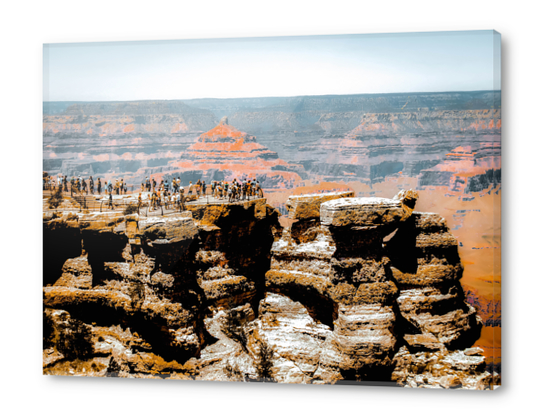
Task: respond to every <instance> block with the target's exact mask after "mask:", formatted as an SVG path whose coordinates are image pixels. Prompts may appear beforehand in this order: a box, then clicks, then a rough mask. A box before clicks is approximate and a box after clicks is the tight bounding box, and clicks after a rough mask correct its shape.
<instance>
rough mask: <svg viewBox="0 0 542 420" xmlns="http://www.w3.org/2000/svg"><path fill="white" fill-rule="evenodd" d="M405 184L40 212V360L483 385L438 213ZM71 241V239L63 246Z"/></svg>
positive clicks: (476, 324) (268, 376) (91, 370)
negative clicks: (144, 210)
mask: <svg viewBox="0 0 542 420" xmlns="http://www.w3.org/2000/svg"><path fill="white" fill-rule="evenodd" d="M417 199H418V195H417V193H416V192H414V191H402V192H400V193H399V194H397V195H396V196H395V197H394V198H393V199H386V198H358V197H354V196H353V193H352V192H344V193H330V194H312V195H303V196H292V197H290V199H289V200H288V203H287V207H288V209H289V216H290V217H291V219H292V220H293V223H292V224H291V226H288V227H285V228H283V227H281V226H280V224H279V221H278V217H279V213H278V212H277V211H276V210H275V209H273V208H272V207H271V206H269V205H268V204H266V200H265V199H256V200H252V201H248V202H242V203H228V204H193V203H189V204H187V210H186V211H184V212H180V213H176V214H171V215H168V216H164V217H142V216H139V215H137V214H132V215H123V214H121V213H118V212H108V213H77V214H76V213H72V212H63V213H62V212H57V213H45V214H44V249H45V250H48V249H52V248H54V249H55V252H54V253H48V251H46V252H45V255H44V264H45V266H44V373H46V374H60V375H91V376H122V377H155V378H160V377H161V378H168V379H187V380H189V379H198V380H230V381H231V380H234V381H250V380H256V381H262V380H263V381H273V382H283V383H315V384H332V383H360V384H368V383H382V384H388V385H398V386H406V387H429V388H457V387H462V388H467V389H489V388H492V387H493V384H494V377H493V375H492V373H491V372H488V371H486V363H485V358H484V356H483V350H482V349H480V348H477V347H471V346H472V345H473V343H474V342H475V341H476V340H477V338H478V337H479V335H480V328H481V320H480V318H479V317H478V316H477V314H476V311H475V309H474V308H473V307H472V306H470V305H469V304H468V303H467V302H466V300H465V295H464V292H463V289H462V287H461V284H460V282H459V280H460V278H461V275H462V272H463V266H462V264H461V261H460V258H459V255H458V252H457V249H458V247H457V245H458V244H457V240H456V239H455V237H454V236H453V235H452V234H451V233H450V231H449V229H448V226H447V224H446V221H445V220H444V219H443V218H442V217H440V216H438V215H437V214H432V213H420V212H415V211H414V207H415V205H416V201H417ZM75 244H78V245H77V246H75Z"/></svg>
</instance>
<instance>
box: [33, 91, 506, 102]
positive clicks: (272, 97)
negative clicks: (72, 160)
mask: <svg viewBox="0 0 542 420" xmlns="http://www.w3.org/2000/svg"><path fill="white" fill-rule="evenodd" d="M476 92H501V89H482V90H449V91H427V92H420V91H416V92H385V93H346V94H335V93H330V94H322V95H291V96H245V97H233V98H216V97H205V98H173V99H165V98H155V99H129V100H119V99H111V100H103V101H102V100H95V101H82V100H73V101H72V100H59V101H45V100H44V101H43V102H44V103H46V102H47V103H49V102H146V101H194V100H219V101H222V100H224V101H227V100H231V99H274V98H277V99H279V98H299V97H306V96H307V97H310V96H315V97H316V96H346V95H348V96H364V95H367V96H369V95H372V96H382V95H416V94H431V93H434V94H439V93H476Z"/></svg>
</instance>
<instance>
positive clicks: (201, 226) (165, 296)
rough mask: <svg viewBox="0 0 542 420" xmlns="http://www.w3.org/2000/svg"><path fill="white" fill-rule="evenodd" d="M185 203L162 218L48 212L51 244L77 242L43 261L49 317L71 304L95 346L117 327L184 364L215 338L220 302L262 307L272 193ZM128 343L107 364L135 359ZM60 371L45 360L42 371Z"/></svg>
mask: <svg viewBox="0 0 542 420" xmlns="http://www.w3.org/2000/svg"><path fill="white" fill-rule="evenodd" d="M188 207H189V208H190V207H192V209H193V210H194V211H193V212H192V211H185V212H183V213H179V214H173V215H168V216H164V217H160V218H151V217H149V218H144V217H142V218H140V217H138V215H137V214H136V215H128V216H125V215H122V214H117V213H114V212H110V213H101V214H100V213H91V214H74V213H69V214H60V213H51V214H47V215H46V216H45V217H44V240H45V243H46V244H48V243H49V242H50V241H58V244H60V245H62V242H63V239H64V238H68V239H67V240H68V241H72V242H77V243H78V245H79V247H78V248H73V249H72V248H70V247H64V246H60V247H59V246H57V247H56V251H57V252H56V253H55V254H54V256H55V260H54V261H52V262H50V263H46V264H45V267H44V268H45V270H49V272H47V271H46V272H45V275H44V281H45V285H46V287H44V306H45V308H46V309H47V311H49V315H47V316H46V318H48V319H52V318H51V315H50V314H51V313H52V312H51V311H53V312H54V311H58V310H62V311H66V313H68V314H69V315H70V316H72V317H73V318H74V319H77V320H78V321H82V322H84V323H85V324H87V326H88V328H91V329H92V333H90V335H91V336H92V337H87V340H89V341H91V342H92V343H93V345H94V347H96V345H98V343H97V342H96V339H98V338H99V337H98V336H97V335H96V334H95V333H94V331H95V330H96V328H101V329H107V328H112V326H115V325H119V328H121V329H122V330H123V331H125V332H124V333H123V334H128V335H130V334H137V336H138V337H141V339H142V340H143V342H144V344H142V345H141V346H140V351H144V352H145V354H146V356H145V357H147V358H151V359H152V358H155V357H161V358H165V359H167V360H169V361H171V360H176V361H177V362H184V361H186V360H188V359H189V358H190V357H192V356H198V355H199V354H200V352H201V350H202V348H204V347H205V346H206V345H207V344H209V343H210V342H212V341H213V340H214V338H213V337H212V336H210V335H209V333H208V332H207V331H206V329H205V318H206V317H208V316H213V313H214V312H216V311H218V310H219V309H222V308H232V307H237V306H242V305H247V304H248V305H249V307H250V305H254V306H256V307H257V304H258V301H257V299H256V290H257V286H258V285H259V286H260V289H261V285H263V284H264V274H265V271H266V269H267V268H266V267H268V266H269V258H270V257H269V249H270V248H271V244H272V242H273V234H272V232H273V229H276V228H277V227H278V214H277V213H276V211H275V210H274V209H272V208H271V207H269V206H267V205H266V203H265V199H260V200H254V201H251V202H243V203H239V204H224V205H209V206H206V208H205V210H204V211H202V209H201V208H198V206H195V205H189V206H188ZM193 214H194V215H195V216H196V218H193ZM197 217H200V218H197ZM272 227H273V228H272ZM71 238H75V239H71ZM101 239H103V242H101ZM70 243H71V242H70ZM100 243H102V245H103V246H101V247H100V246H99V244H100ZM77 253H79V254H80V255H79V256H75V254H77ZM48 255H49V254H47V253H46V257H45V258H47V256H48ZM61 260H64V261H63V262H62V264H60V261H61ZM53 269H54V271H53ZM53 276H55V277H57V279H56V280H55V281H52V280H51V279H52V278H54V277H53ZM213 311H214V312H213ZM53 330H54V331H52V332H50V334H49V337H47V340H49V341H50V342H51V343H52V344H53V347H55V348H56V346H55V344H54V343H55V340H57V338H58V331H60V330H59V328H53ZM130 331H132V332H130ZM51 343H50V344H51ZM57 344H58V343H57ZM122 346H124V347H126V348H127V350H126V351H121V353H122V354H121V355H119V354H116V353H115V354H113V353H110V354H112V355H113V356H114V357H113V358H112V359H111V360H109V362H108V363H113V362H112V360H115V362H114V363H117V364H118V363H120V362H119V360H120V359H123V360H124V359H127V360H128V359H129V360H128V361H126V360H125V362H126V363H128V365H129V364H130V363H132V361H130V360H131V357H132V356H133V354H132V353H133V349H131V347H130V346H129V344H126V343H124V344H123V345H122ZM128 350H129V351H128ZM98 353H99V352H98ZM98 353H94V356H96V354H98ZM63 356H64V357H63V358H60V359H57V360H56V364H55V366H56V365H58V363H69V362H70V358H72V359H73V354H70V353H69V352H68V353H66V354H63ZM87 356H88V355H87ZM96 357H98V356H96ZM100 357H101V356H100ZM119 357H120V359H119ZM179 366H181V365H179ZM55 369H58V366H57V367H56V368H54V369H53V366H49V365H48V366H47V367H46V370H45V371H46V372H54V371H55ZM168 369H169V368H168ZM130 372H132V373H134V372H133V371H132V370H130V369H128V370H126V372H125V373H126V374H129V373H130ZM140 373H141V372H139V373H138V374H140ZM154 373H160V374H162V373H163V372H154ZM170 373H171V372H170ZM178 373H182V372H181V370H178ZM152 374H153V372H151V371H149V372H147V375H152Z"/></svg>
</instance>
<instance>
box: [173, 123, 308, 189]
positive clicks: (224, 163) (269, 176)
mask: <svg viewBox="0 0 542 420" xmlns="http://www.w3.org/2000/svg"><path fill="white" fill-rule="evenodd" d="M172 166H173V167H174V168H175V169H177V170H178V171H180V172H181V178H183V175H182V174H183V173H185V172H189V173H190V172H193V173H200V174H201V176H200V178H201V179H204V180H206V181H208V182H209V181H211V180H222V179H225V180H227V181H232V180H233V179H237V180H242V179H246V178H250V179H253V178H257V179H258V180H259V181H260V184H261V185H262V187H265V188H273V187H274V188H277V187H280V188H291V187H293V186H294V185H295V184H296V183H297V182H299V181H300V180H301V177H300V176H299V174H298V173H297V172H300V173H301V172H303V168H302V166H301V165H292V164H289V163H288V162H286V161H284V160H282V159H279V157H278V154H277V153H276V152H273V151H271V150H269V149H268V148H266V147H264V146H262V145H261V144H258V143H257V142H256V138H255V137H254V136H251V135H249V134H247V133H244V132H242V131H239V130H238V129H236V128H235V127H233V126H231V125H228V120H227V118H224V119H222V121H221V122H220V124H218V125H217V126H216V127H214V128H213V129H212V130H209V131H207V132H206V133H203V134H202V135H201V136H199V138H198V140H197V141H196V142H195V143H194V144H192V145H191V146H189V147H188V149H187V150H186V151H185V152H184V153H182V155H181V160H180V161H178V162H174V163H172Z"/></svg>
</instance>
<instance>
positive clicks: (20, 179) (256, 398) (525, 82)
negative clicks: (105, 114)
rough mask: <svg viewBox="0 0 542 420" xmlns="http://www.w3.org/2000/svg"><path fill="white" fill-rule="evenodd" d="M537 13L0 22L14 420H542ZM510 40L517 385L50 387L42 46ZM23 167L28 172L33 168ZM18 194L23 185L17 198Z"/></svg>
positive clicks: (216, 7) (147, 14)
mask: <svg viewBox="0 0 542 420" xmlns="http://www.w3.org/2000/svg"><path fill="white" fill-rule="evenodd" d="M535 5H536V2H522V1H515V2H511V1H508V2H503V1H474V0H467V1H464V0H454V1H448V2H440V1H434V0H433V1H414V0H411V1H404V0H402V1H383V0H379V1H376V0H374V1H371V2H366V1H340V0H335V1H316V0H313V1H299V2H297V1H293V0H290V1H283V0H277V1H273V2H267V1H266V2H263V1H252V2H250V1H245V2H242V1H199V2H198V1H196V0H192V1H190V2H184V1H160V0H153V1H137V0H132V1H111V0H109V1H107V0H106V1H103V0H93V1H85V2H77V1H73V0H71V1H36V2H31V1H30V2H15V1H9V2H4V3H2V6H1V8H0V10H1V11H0V31H1V35H2V36H1V37H0V42H1V50H0V57H1V58H0V75H1V77H0V83H1V89H0V95H1V96H0V141H1V144H2V152H1V153H0V158H1V166H0V167H1V170H2V174H1V178H0V196H1V197H2V199H1V201H0V203H1V206H0V207H1V212H2V214H1V217H0V221H1V226H2V228H1V230H0V232H1V233H0V246H1V247H2V251H1V252H0V255H1V258H2V260H1V261H2V276H1V278H0V282H1V287H0V296H1V304H0V311H1V316H0V322H1V329H0V337H1V338H0V355H1V357H0V366H1V368H0V384H1V385H0V386H1V387H2V392H1V393H0V396H1V397H0V413H1V414H0V415H1V416H2V418H6V419H11V418H30V419H32V418H42V419H49V418H51V419H64V418H74V417H75V418H79V419H90V418H95V417H96V416H100V417H102V418H113V417H122V418H128V417H130V418H211V417H219V416H220V417H221V418H225V419H229V418H239V417H243V418H244V417H251V418H261V419H267V418H277V417H279V418H312V417H314V418H340V417H342V416H348V417H354V418H362V417H366V416H371V417H373V418H382V419H387V418H392V417H395V416H400V417H401V418H403V419H410V418H416V419H425V418H437V417H438V418H440V419H452V418H453V419H456V418H462V417H468V418H481V417H484V418H497V419H500V418H510V417H521V418H537V417H538V416H539V415H540V414H539V413H538V412H537V411H538V409H537V407H538V400H539V396H538V389H539V386H540V384H539V378H538V371H539V366H538V363H537V361H538V358H537V355H538V353H539V351H540V344H541V339H540V330H539V328H538V319H537V318H538V317H537V315H538V308H539V307H540V306H541V305H540V281H541V278H540V272H539V271H538V270H536V268H537V265H538V264H537V263H538V261H539V260H540V259H541V258H542V257H541V256H540V252H539V250H540V245H539V244H540V237H539V235H540V220H539V217H540V216H539V209H540V204H541V203H540V201H541V200H540V192H538V191H537V187H538V183H535V182H536V179H537V178H538V176H537V175H539V172H538V171H537V169H538V167H539V166H542V163H541V162H540V158H539V155H540V143H541V141H540V135H539V134H538V133H539V132H540V127H539V126H540V123H539V120H540V117H541V115H542V113H541V111H540V108H541V107H540V101H541V99H542V98H541V95H540V94H541V92H540V91H541V89H540V85H541V83H540V73H541V72H540V50H541V49H540V44H539V41H540V39H541V37H540V35H539V33H538V27H537V26H538V22H539V16H540V14H539V13H538V11H537V10H536V9H535ZM470 29H496V30H497V31H499V32H501V33H502V47H503V55H502V56H503V105H502V107H503V174H504V179H503V188H504V194H503V217H504V218H503V238H504V240H503V257H504V259H503V278H504V281H503V298H502V302H503V320H504V321H503V382H504V386H503V387H502V388H501V389H499V390H498V391H495V392H485V393H480V392H466V391H452V392H444V391H440V392H439V391H433V390H426V391H423V390H409V389H390V388H371V387H361V386H360V387H345V386H341V387H338V386H335V387H333V386H321V387H318V386H293V385H271V384H250V385H248V384H224V383H193V382H179V381H175V382H170V381H151V380H122V379H120V380H119V379H117V380H113V379H103V378H99V379H92V378H90V379H89V378H63V377H43V376H41V351H40V349H41V305H42V302H41V299H42V294H41V288H40V285H41V213H40V208H41V197H40V186H41V89H42V80H41V77H42V61H41V60H42V56H41V54H42V53H41V52H42V44H43V43H50V42H76V41H77V42H84V41H113V40H147V39H179V38H188V37H192V38H201V37H237V36H271V35H310V34H334V33H371V32H415V31H435V30H470ZM23 154H24V156H25V157H24V160H23V159H22V157H21V156H23ZM14 184H15V185H14Z"/></svg>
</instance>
